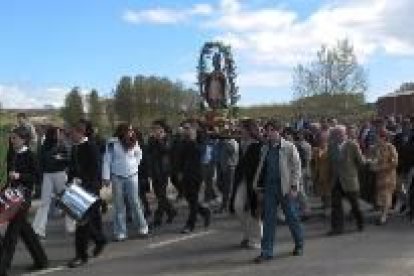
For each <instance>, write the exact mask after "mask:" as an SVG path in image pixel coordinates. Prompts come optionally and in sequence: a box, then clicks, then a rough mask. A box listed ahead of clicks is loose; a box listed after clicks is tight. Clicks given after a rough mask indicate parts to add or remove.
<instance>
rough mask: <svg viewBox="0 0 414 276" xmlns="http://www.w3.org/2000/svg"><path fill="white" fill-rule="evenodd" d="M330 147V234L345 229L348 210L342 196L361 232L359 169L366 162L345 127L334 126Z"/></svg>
mask: <svg viewBox="0 0 414 276" xmlns="http://www.w3.org/2000/svg"><path fill="white" fill-rule="evenodd" d="M331 135H332V137H331V138H332V139H331V143H330V145H329V146H328V159H329V170H330V175H331V184H332V187H333V188H332V216H331V227H332V229H331V231H330V232H329V233H328V235H340V234H342V233H343V232H344V210H343V206H342V199H343V198H346V199H347V200H348V201H349V202H350V204H351V208H352V214H353V215H354V217H355V220H356V223H357V227H358V230H359V231H363V230H364V218H363V216H362V212H361V210H360V207H359V202H358V199H359V191H360V185H359V178H358V170H359V169H360V167H361V166H363V165H364V164H365V163H366V160H365V158H364V157H363V155H362V153H361V150H360V148H359V146H358V144H357V142H356V141H355V140H353V139H349V138H348V136H347V129H346V127H345V126H337V127H335V128H333V129H332V132H331Z"/></svg>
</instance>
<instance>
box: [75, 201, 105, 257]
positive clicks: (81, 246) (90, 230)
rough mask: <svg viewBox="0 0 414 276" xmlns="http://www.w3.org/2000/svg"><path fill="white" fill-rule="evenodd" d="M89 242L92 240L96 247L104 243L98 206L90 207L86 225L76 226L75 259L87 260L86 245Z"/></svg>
mask: <svg viewBox="0 0 414 276" xmlns="http://www.w3.org/2000/svg"><path fill="white" fill-rule="evenodd" d="M90 240H93V241H94V243H95V244H96V245H100V244H104V243H106V238H105V235H104V233H103V228H102V216H101V212H100V206H99V204H97V205H94V206H93V207H92V209H91V210H90V213H89V214H88V220H87V222H86V223H83V224H78V225H77V226H76V231H75V248H76V257H77V258H80V259H83V260H87V259H88V245H89V241H90Z"/></svg>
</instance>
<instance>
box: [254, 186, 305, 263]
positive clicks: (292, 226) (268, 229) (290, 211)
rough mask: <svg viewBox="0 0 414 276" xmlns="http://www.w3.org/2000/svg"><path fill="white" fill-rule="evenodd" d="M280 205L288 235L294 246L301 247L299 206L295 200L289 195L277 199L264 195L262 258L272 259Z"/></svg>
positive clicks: (273, 195)
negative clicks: (291, 238)
mask: <svg viewBox="0 0 414 276" xmlns="http://www.w3.org/2000/svg"><path fill="white" fill-rule="evenodd" d="M279 204H280V205H281V207H282V210H283V213H284V214H285V217H286V223H287V224H288V226H289V230H290V233H291V235H292V237H293V239H294V241H295V246H296V247H299V248H302V247H303V228H302V225H301V223H300V220H299V204H298V201H297V199H294V198H291V197H290V196H289V195H286V196H283V198H279V199H278V197H277V196H276V195H275V194H274V193H265V194H264V216H263V237H262V244H261V247H262V253H261V255H262V256H266V257H273V247H274V238H275V234H276V222H277V216H276V215H277V213H276V212H277V207H278V205H279Z"/></svg>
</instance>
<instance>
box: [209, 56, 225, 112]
mask: <svg viewBox="0 0 414 276" xmlns="http://www.w3.org/2000/svg"><path fill="white" fill-rule="evenodd" d="M213 67H214V70H213V72H211V73H210V74H208V75H207V78H206V82H205V97H206V101H207V103H208V105H209V106H210V108H212V109H218V108H226V107H227V97H226V77H225V75H224V74H223V71H222V69H221V56H220V54H219V53H215V54H214V57H213Z"/></svg>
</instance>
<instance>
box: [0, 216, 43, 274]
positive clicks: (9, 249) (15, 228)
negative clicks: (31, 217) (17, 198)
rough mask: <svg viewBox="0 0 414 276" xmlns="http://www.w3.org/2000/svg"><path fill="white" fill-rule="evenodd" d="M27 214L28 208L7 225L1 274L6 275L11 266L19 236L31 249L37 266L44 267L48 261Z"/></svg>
mask: <svg viewBox="0 0 414 276" xmlns="http://www.w3.org/2000/svg"><path fill="white" fill-rule="evenodd" d="M26 215H27V210H23V211H21V212H20V213H19V214H18V215H17V216H16V217H15V218H14V219H13V220H12V221H11V222H10V223H9V225H8V226H7V230H6V233H5V235H4V238H3V239H2V242H1V250H0V256H1V257H0V275H1V276H3V275H6V274H7V270H8V269H9V267H10V266H11V263H12V260H13V256H14V252H15V250H16V244H17V239H18V237H19V236H20V237H21V239H22V241H23V243H24V245H25V246H26V248H27V250H28V251H29V253H30V256H31V257H32V259H33V262H34V265H35V266H37V267H44V266H46V265H47V263H48V260H47V256H46V253H45V250H44V249H43V247H42V245H41V243H40V241H39V239H38V237H37V235H36V234H35V232H34V231H33V228H32V225H31V224H30V223H29V222H28V221H27V219H26Z"/></svg>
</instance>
